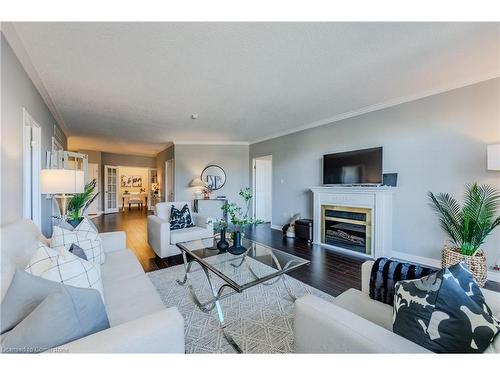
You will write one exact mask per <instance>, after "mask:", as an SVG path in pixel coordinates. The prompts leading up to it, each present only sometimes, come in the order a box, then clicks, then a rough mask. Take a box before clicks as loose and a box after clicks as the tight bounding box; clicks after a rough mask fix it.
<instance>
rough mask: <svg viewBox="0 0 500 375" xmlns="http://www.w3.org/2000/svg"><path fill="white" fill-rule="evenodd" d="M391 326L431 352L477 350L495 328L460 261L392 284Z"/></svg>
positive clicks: (497, 325) (497, 329) (499, 326)
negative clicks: (394, 284) (422, 275)
mask: <svg viewBox="0 0 500 375" xmlns="http://www.w3.org/2000/svg"><path fill="white" fill-rule="evenodd" d="M393 312H394V315H393V326H392V328H393V332H394V333H396V334H398V335H400V336H403V337H406V338H407V339H408V340H411V341H413V342H415V343H417V344H419V345H420V346H423V347H425V348H427V349H429V350H431V351H433V352H436V353H482V352H484V351H485V350H486V348H487V347H488V346H489V345H490V344H491V342H492V341H493V340H494V338H495V336H496V335H498V334H499V332H500V322H499V321H498V320H496V319H495V317H493V315H492V313H491V310H490V308H489V307H488V305H487V304H486V302H485V299H484V296H483V294H482V293H481V290H480V289H479V287H478V285H477V283H476V281H475V280H474V277H473V275H472V273H471V272H470V271H469V269H468V268H467V266H466V264H465V263H463V262H462V263H459V264H456V265H454V266H452V267H449V268H444V269H442V270H440V271H438V272H436V273H434V274H431V275H429V276H426V277H423V278H421V279H417V280H408V281H401V282H399V283H397V284H396V291H395V296H394V310H393Z"/></svg>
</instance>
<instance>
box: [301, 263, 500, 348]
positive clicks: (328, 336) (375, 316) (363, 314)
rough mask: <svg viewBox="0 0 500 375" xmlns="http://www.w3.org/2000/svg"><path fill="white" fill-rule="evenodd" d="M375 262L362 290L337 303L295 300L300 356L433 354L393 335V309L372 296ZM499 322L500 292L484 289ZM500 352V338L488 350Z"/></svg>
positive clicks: (365, 270)
mask: <svg viewBox="0 0 500 375" xmlns="http://www.w3.org/2000/svg"><path fill="white" fill-rule="evenodd" d="M373 263H374V262H373V261H367V262H365V263H363V265H362V267H361V280H362V281H361V282H362V287H361V290H357V289H349V290H347V291H345V292H344V293H342V294H341V295H339V296H338V297H337V298H335V300H334V302H333V303H330V302H327V301H325V300H322V299H321V298H318V297H316V296H313V295H307V296H305V297H302V298H300V299H298V300H297V301H295V352H296V353H430V352H429V351H428V350H427V349H425V348H423V347H421V346H419V345H417V344H415V343H413V342H412V341H409V340H407V339H405V338H404V337H401V336H399V335H396V334H395V333H393V332H392V306H390V305H387V304H384V303H381V302H379V301H375V300H372V299H371V298H370V296H369V289H370V273H371V269H372V266H373ZM481 291H482V292H483V295H484V297H485V298H486V303H487V304H488V306H489V307H490V308H491V310H492V312H493V314H494V316H495V317H497V319H498V318H499V317H500V293H496V292H492V291H490V290H485V289H482V290H481ZM486 352H487V353H500V338H499V337H498V336H497V337H496V339H495V341H494V342H493V343H492V344H491V345H490V347H489V348H488V349H487V350H486Z"/></svg>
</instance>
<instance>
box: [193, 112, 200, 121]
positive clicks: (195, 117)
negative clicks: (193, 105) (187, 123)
mask: <svg viewBox="0 0 500 375" xmlns="http://www.w3.org/2000/svg"><path fill="white" fill-rule="evenodd" d="M198 117H200V116H199V115H198V114H197V113H193V114H192V115H191V119H192V120H198Z"/></svg>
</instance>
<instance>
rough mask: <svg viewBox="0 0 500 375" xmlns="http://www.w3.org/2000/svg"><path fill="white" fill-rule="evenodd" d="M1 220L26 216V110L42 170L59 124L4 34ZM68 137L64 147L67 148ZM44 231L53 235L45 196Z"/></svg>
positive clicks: (2, 61)
mask: <svg viewBox="0 0 500 375" xmlns="http://www.w3.org/2000/svg"><path fill="white" fill-rule="evenodd" d="M1 77H2V79H1V92H2V95H1V96H2V98H1V103H2V104H1V112H2V115H1V119H2V130H1V138H2V140H1V144H2V161H1V169H2V171H1V176H2V183H1V219H0V220H1V221H0V224H1V225H2V226H3V225H6V224H8V223H11V222H14V221H16V220H19V219H21V218H22V217H23V107H24V108H26V110H27V111H28V112H29V113H30V115H31V116H32V117H33V118H34V120H35V121H36V122H37V123H38V124H39V125H40V127H41V133H42V140H41V148H42V159H41V162H42V168H43V167H45V162H46V157H45V153H46V151H49V150H51V149H52V135H53V131H54V124H56V121H55V119H54V117H52V114H51V113H50V111H49V109H48V108H47V106H46V105H45V102H44V101H43V99H42V97H41V96H40V94H39V93H38V91H37V89H36V88H35V86H34V85H33V83H32V82H31V80H30V78H29V77H28V75H27V74H26V72H25V71H24V69H23V67H22V65H21V63H20V62H19V60H18V59H17V57H16V56H15V54H14V51H13V50H12V49H11V47H10V46H9V44H8V42H7V40H6V39H5V37H4V36H3V34H2V35H1ZM66 144H67V143H66V137H64V142H63V146H64V147H66ZM41 208H42V212H41V217H42V232H43V234H44V235H46V236H50V235H51V234H52V225H51V220H50V216H51V215H52V200H48V199H45V197H44V196H42V205H41Z"/></svg>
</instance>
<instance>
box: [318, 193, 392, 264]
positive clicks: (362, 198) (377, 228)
mask: <svg viewBox="0 0 500 375" xmlns="http://www.w3.org/2000/svg"><path fill="white" fill-rule="evenodd" d="M310 189H311V191H312V192H313V199H314V203H313V220H314V227H313V242H314V243H315V244H318V245H322V246H325V247H330V248H334V249H336V250H339V251H342V252H347V253H350V254H356V255H362V254H361V253H357V252H353V251H351V250H347V249H343V248H340V247H337V246H332V245H328V244H324V243H322V242H321V241H322V236H321V231H322V230H323V228H322V227H323V226H322V222H321V221H322V218H321V206H322V205H337V206H347V207H360V208H369V209H371V212H372V218H371V219H372V233H371V235H372V241H371V246H372V248H371V257H372V258H378V257H388V258H390V257H391V255H392V195H393V193H394V192H395V191H396V188H394V187H388V186H369V187H366V186H349V187H347V186H316V187H311V188H310Z"/></svg>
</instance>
